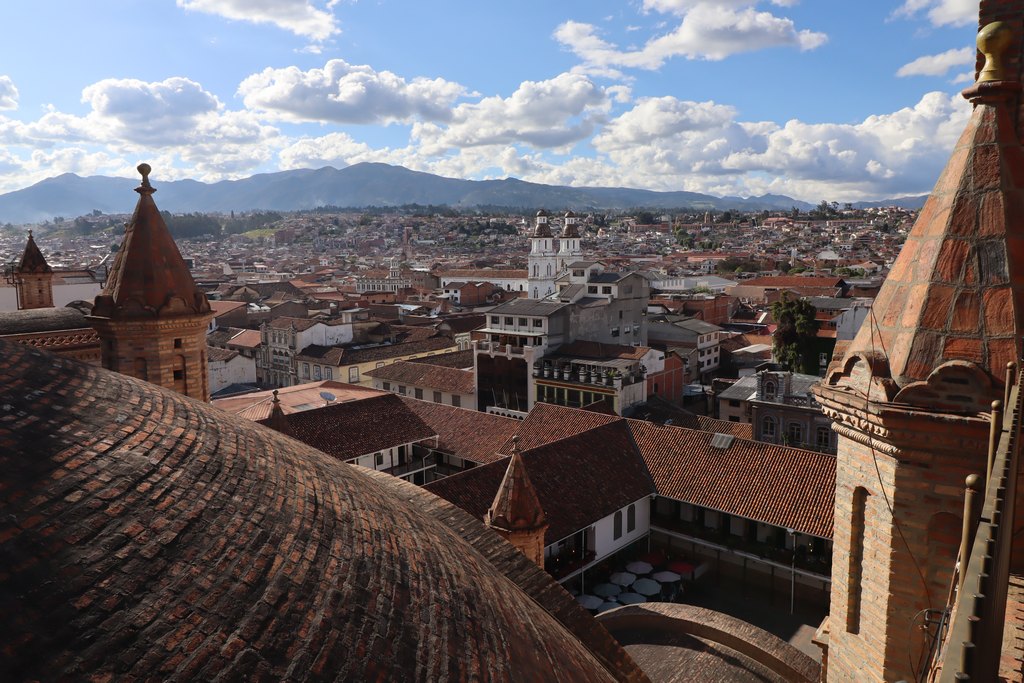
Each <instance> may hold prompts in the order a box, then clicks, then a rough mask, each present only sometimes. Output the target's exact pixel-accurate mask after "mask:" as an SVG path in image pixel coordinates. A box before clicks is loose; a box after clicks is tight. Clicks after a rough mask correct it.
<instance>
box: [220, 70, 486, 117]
mask: <svg viewBox="0 0 1024 683" xmlns="http://www.w3.org/2000/svg"><path fill="white" fill-rule="evenodd" d="M238 94H239V95H241V96H242V98H243V100H244V101H245V104H246V106H248V107H250V108H252V109H257V110H260V111H263V112H266V113H268V114H270V115H272V116H276V117H279V118H281V119H287V120H292V121H324V122H326V121H331V122H334V123H391V122H395V121H410V120H413V119H422V120H427V121H436V120H441V121H443V120H447V119H448V118H449V116H450V115H451V106H452V104H453V103H454V101H455V100H456V99H458V98H459V97H461V96H463V95H464V94H466V89H465V88H464V87H463V86H461V85H459V84H458V83H454V82H452V81H446V80H444V79H443V78H432V79H429V78H414V79H413V80H412V81H407V80H405V79H404V78H402V77H401V76H398V75H396V74H394V73H392V72H390V71H376V70H374V69H373V68H371V67H370V66H367V65H353V64H349V63H347V62H345V61H344V60H341V59H332V60H330V61H328V62H327V63H326V64H325V65H324V67H323V68H322V69H310V70H309V71H302V70H300V69H299V68H298V67H294V66H291V67H287V68H284V69H271V68H267V69H264V70H263V71H262V72H260V73H258V74H253V75H251V76H249V77H248V78H246V79H245V80H244V81H242V83H241V85H239V86H238Z"/></svg>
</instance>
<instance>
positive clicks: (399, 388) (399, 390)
mask: <svg viewBox="0 0 1024 683" xmlns="http://www.w3.org/2000/svg"><path fill="white" fill-rule="evenodd" d="M398 393H400V394H401V395H402V396H405V385H403V384H399V385H398Z"/></svg>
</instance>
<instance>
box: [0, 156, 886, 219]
mask: <svg viewBox="0 0 1024 683" xmlns="http://www.w3.org/2000/svg"><path fill="white" fill-rule="evenodd" d="M153 181H154V182H153V184H154V185H155V186H156V188H157V190H158V194H157V203H158V204H159V206H160V208H161V209H164V210H167V211H172V212H175V213H181V212H193V211H200V212H228V211H251V210H259V209H263V210H275V211H296V210H300V209H313V208H316V207H318V206H339V207H352V208H359V207H365V206H400V205H402V204H435V205H448V206H452V207H460V208H461V207H465V208H470V207H474V206H499V207H508V208H511V209H517V208H537V207H545V208H547V209H549V210H552V211H559V210H564V209H570V208H571V209H573V210H575V211H590V210H615V209H620V210H621V209H631V208H643V209H653V210H659V209H679V208H691V209H695V210H708V209H715V210H726V209H732V210H736V209H738V210H747V211H752V210H761V209H769V210H780V209H781V210H789V209H791V208H793V207H794V206H795V207H797V208H799V209H801V210H807V209H810V208H813V207H812V205H810V204H808V203H806V202H801V201H798V200H796V199H792V198H790V197H785V196H781V195H764V196H762V197H749V198H742V197H714V196H711V195H706V194H700V193H697V192H653V191H650V190H636V189H630V188H623V187H566V186H558V185H542V184H540V183H528V182H525V181H522V180H517V179H515V178H507V179H504V180H459V179H456V178H443V177H441V176H436V175H432V174H430V173H421V172H419V171H411V170H409V169H407V168H403V167H401V166H390V165H388V164H371V163H363V164H355V165H353V166H348V167H346V168H343V169H341V170H338V169H335V168H330V167H325V168H320V169H316V170H312V169H300V170H295V171H280V172H277V173H264V174H259V175H254V176H252V177H249V178H244V179H241V180H224V181H221V182H218V183H210V184H207V183H201V182H198V181H195V180H177V181H165V182H162V181H161V180H160V177H159V174H157V175H156V176H154V178H153ZM137 185H138V180H137V179H125V178H110V177H106V176H90V177H86V178H82V177H80V176H77V175H74V174H72V173H65V174H64V175H60V176H57V177H55V178H47V179H46V180H43V181H40V182H38V183H36V184H35V185H32V186H31V187H26V188H24V189H21V190H15V191H14V192H8V193H7V194H3V195H0V223H29V222H34V221H42V220H46V219H50V218H53V217H54V216H64V217H65V218H73V217H75V216H81V215H84V214H87V213H89V212H91V211H93V210H99V211H101V212H103V213H127V212H129V211H131V210H132V208H133V207H134V205H135V201H134V196H133V195H132V193H131V190H132V189H133V188H134V187H135V186H137ZM883 205H884V202H883Z"/></svg>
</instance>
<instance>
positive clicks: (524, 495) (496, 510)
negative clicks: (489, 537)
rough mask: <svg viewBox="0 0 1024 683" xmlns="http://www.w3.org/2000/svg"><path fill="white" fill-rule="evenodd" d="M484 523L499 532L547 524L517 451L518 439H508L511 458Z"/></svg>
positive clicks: (521, 458)
mask: <svg viewBox="0 0 1024 683" xmlns="http://www.w3.org/2000/svg"><path fill="white" fill-rule="evenodd" d="M486 522H487V524H488V525H489V526H491V527H494V528H496V529H501V530H503V531H531V530H535V529H539V528H541V527H544V526H546V525H547V519H546V518H545V516H544V509H543V508H542V507H541V506H540V500H539V499H538V498H537V492H536V491H535V490H534V488H533V484H532V483H531V482H530V477H529V476H528V475H527V473H526V464H525V463H524V462H523V457H522V455H521V454H520V452H519V437H518V436H513V437H512V457H511V458H509V462H508V469H506V470H505V477H504V478H503V479H502V480H501V486H499V487H498V493H497V494H495V496H494V502H493V503H491V507H490V509H489V510H487V517H486Z"/></svg>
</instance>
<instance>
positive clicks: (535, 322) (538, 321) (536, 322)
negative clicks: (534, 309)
mask: <svg viewBox="0 0 1024 683" xmlns="http://www.w3.org/2000/svg"><path fill="white" fill-rule="evenodd" d="M533 326H534V327H543V326H544V321H543V320H541V319H540V318H534V319H533Z"/></svg>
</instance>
